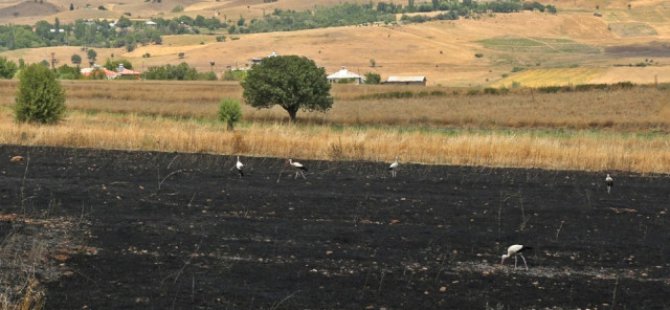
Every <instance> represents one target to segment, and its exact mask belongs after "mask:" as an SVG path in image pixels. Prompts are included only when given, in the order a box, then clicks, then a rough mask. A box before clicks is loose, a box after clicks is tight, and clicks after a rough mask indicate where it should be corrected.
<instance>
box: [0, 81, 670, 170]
mask: <svg viewBox="0 0 670 310" xmlns="http://www.w3.org/2000/svg"><path fill="white" fill-rule="evenodd" d="M0 85H1V86H2V87H0V93H2V94H3V96H2V98H3V99H2V101H0V107H2V108H1V109H2V110H1V111H2V115H1V117H0V118H1V120H2V121H1V122H0V123H1V124H2V125H0V127H2V128H1V129H2V130H1V132H2V134H0V143H7V144H22V145H51V146H69V147H89V148H103V149H131V150H161V151H182V152H207V153H210V152H211V153H224V154H244V155H249V156H277V157H286V156H292V157H296V158H313V159H350V160H372V161H388V160H391V159H393V157H395V156H396V155H400V156H401V158H402V160H403V161H404V162H420V163H428V164H459V165H485V166H513V167H542V168H549V169H579V170H610V169H616V170H626V171H637V172H669V171H670V144H668V142H667V132H668V131H669V130H670V102H669V101H668V98H669V96H667V90H658V89H655V88H651V87H636V88H633V89H628V90H612V91H603V90H595V91H586V92H572V93H558V94H540V93H536V92H533V93H530V90H527V89H522V90H515V91H513V92H512V93H510V94H507V95H484V94H479V95H468V94H465V93H463V90H455V89H447V88H437V87H431V88H428V89H429V90H431V91H433V92H434V94H440V95H435V96H425V97H413V98H401V99H374V98H375V97H374V95H375V94H377V97H379V96H380V95H379V94H383V93H384V92H386V93H388V91H389V89H388V88H387V89H384V87H383V86H377V87H364V86H360V87H356V86H351V85H336V87H335V89H334V91H333V94H334V96H335V99H336V100H335V105H334V108H333V109H332V110H331V111H329V112H328V113H325V114H320V113H306V112H305V113H299V115H298V117H299V119H300V122H299V123H298V124H293V125H291V124H287V123H286V118H287V117H286V115H285V112H283V111H281V110H280V109H270V110H252V109H250V108H249V107H246V106H245V107H244V120H243V122H242V123H241V124H240V126H238V129H237V130H236V131H235V132H226V131H225V126H224V125H223V124H220V123H218V122H217V121H216V119H215V118H216V116H215V115H216V108H217V102H218V100H219V98H221V97H223V96H229V97H233V98H239V97H240V95H241V88H240V87H239V85H236V84H232V83H221V82H206V83H204V82H199V83H155V82H139V83H138V82H112V83H109V82H68V83H65V87H66V89H67V92H68V98H69V99H68V102H67V104H68V106H69V108H70V113H69V114H68V116H67V118H66V119H65V120H64V121H63V122H62V123H61V124H59V125H57V126H38V125H25V124H24V125H19V124H16V123H15V122H13V121H12V113H11V103H12V91H13V82H4V83H2V84H0ZM394 90H396V89H394ZM397 90H399V91H409V92H413V93H414V94H419V93H420V91H421V90H424V89H423V88H417V87H413V88H412V87H407V88H401V89H397ZM454 91H456V94H454ZM193 94H197V95H195V96H194V95H193ZM366 96H367V97H366ZM371 96H372V97H371ZM365 98H372V99H365Z"/></svg>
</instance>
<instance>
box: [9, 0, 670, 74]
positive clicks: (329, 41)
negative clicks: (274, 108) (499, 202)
mask: <svg viewBox="0 0 670 310" xmlns="http://www.w3.org/2000/svg"><path fill="white" fill-rule="evenodd" d="M73 1H74V2H73V3H74V5H75V6H76V7H79V6H81V5H83V4H84V3H85V2H84V1H80V2H76V1H77V0H73ZM52 2H53V4H54V5H55V6H63V5H65V1H61V2H62V3H59V2H58V1H52ZM100 2H101V3H102V2H103V1H100ZM335 2H338V1H335V0H323V1H318V2H317V4H318V5H327V4H329V3H335ZM86 3H89V4H90V7H96V4H97V3H96V2H95V1H90V2H86ZM176 3H181V4H182V5H183V6H184V12H183V13H180V14H194V15H195V14H202V13H203V12H213V11H216V10H219V12H220V13H221V14H225V15H227V16H239V15H236V14H238V13H239V14H242V13H241V12H243V11H244V10H246V11H247V12H254V11H258V10H262V9H268V10H269V9H271V8H274V7H283V8H295V9H303V8H304V9H306V8H308V7H305V5H306V4H305V2H304V1H298V0H280V1H278V2H274V3H263V1H262V0H260V1H223V0H222V1H186V2H184V1H179V2H178V1H171V0H164V1H162V2H161V3H160V4H157V3H152V2H137V3H127V4H126V3H116V4H110V3H107V4H105V5H106V7H108V8H109V10H108V11H105V12H106V13H104V14H112V15H113V14H114V13H119V12H123V11H131V12H133V13H132V15H133V17H139V16H149V15H152V14H153V15H160V14H163V15H162V16H165V17H167V16H170V14H173V13H170V8H171V7H173V6H174V5H176ZM555 3H556V5H557V6H558V7H559V13H558V14H556V15H551V14H548V13H541V12H522V13H514V14H491V15H486V16H481V17H480V18H478V19H461V20H458V21H436V22H428V23H423V24H409V25H388V26H349V27H337V28H324V29H313V30H304V31H294V32H274V33H262V34H246V35H231V36H229V40H227V41H226V42H216V40H215V38H214V37H215V36H214V35H182V36H165V37H164V40H163V44H162V45H147V46H139V47H138V48H137V49H136V50H134V51H132V52H126V51H125V50H124V49H96V51H97V52H98V54H99V56H98V62H104V59H105V58H107V57H110V56H111V55H112V54H114V56H115V57H117V58H118V57H122V58H126V59H128V60H130V61H131V62H133V64H134V65H135V68H137V69H140V70H142V69H146V68H147V67H149V66H153V65H162V64H166V63H172V64H176V63H179V62H181V61H185V62H187V63H189V64H190V65H193V66H195V67H196V68H198V70H201V71H206V70H215V71H216V72H218V73H220V72H222V71H223V70H225V69H226V68H230V67H245V65H246V64H247V63H248V62H249V59H250V58H254V57H263V56H266V55H268V54H270V53H272V52H273V51H275V52H277V53H278V54H284V55H285V54H299V55H304V56H307V57H310V58H312V59H314V60H315V61H316V62H317V64H319V65H321V66H324V67H325V68H326V69H327V71H328V72H333V71H335V70H337V69H339V68H340V67H342V66H345V67H347V68H349V69H350V70H352V71H356V72H359V73H361V74H364V73H366V72H377V73H380V74H381V75H382V77H383V78H385V77H387V76H388V75H425V76H427V78H428V81H429V84H433V85H435V84H442V85H451V86H488V85H493V86H506V87H508V86H511V85H512V84H513V83H514V82H517V83H516V84H519V83H520V84H521V85H528V86H531V85H534V86H537V85H544V84H547V83H548V84H554V83H555V84H577V83H595V82H603V81H607V82H617V81H627V80H630V81H632V82H635V83H652V82H654V81H655V80H658V81H659V82H670V73H668V72H669V71H670V67H668V65H670V53H667V51H668V47H667V42H668V41H669V40H670V1H634V2H632V5H631V8H628V7H627V2H624V1H612V2H609V3H607V4H606V5H604V4H601V5H599V9H598V12H599V13H600V14H599V15H600V16H595V15H594V14H593V12H594V9H595V5H593V3H595V2H592V1H591V2H589V1H581V2H580V1H576V2H575V1H563V0H561V1H556V2H555ZM313 5H314V4H311V6H313ZM86 10H88V11H92V12H96V13H100V11H98V10H97V9H91V8H89V9H86ZM78 11H79V9H77V10H75V11H68V10H65V11H62V10H61V11H60V12H58V13H56V15H60V16H69V15H68V14H71V15H72V16H71V17H72V18H74V17H77V18H79V17H82V16H83V15H76V14H78V13H80V12H78ZM233 12H235V13H233ZM145 14H146V15H145ZM249 14H252V13H249ZM207 16H210V15H207ZM245 16H246V15H245ZM33 21H34V18H33ZM233 38H234V39H233ZM52 52H53V53H55V55H56V58H57V59H58V60H59V62H60V63H61V64H63V63H69V62H70V56H71V55H72V54H74V53H77V54H80V55H82V56H84V55H85V52H83V51H81V50H80V48H79V47H48V48H36V49H29V50H15V51H6V52H3V53H2V55H3V56H6V57H8V58H10V59H15V60H16V59H18V58H23V59H24V60H26V61H27V62H38V61H41V60H43V59H49V58H50V57H51V56H50V55H51V53H52ZM179 53H184V55H185V57H184V59H180V58H179V57H178V56H177V55H178V54H179ZM147 54H148V55H150V57H148V58H147V57H146V55H147ZM143 56H145V57H143ZM371 60H374V63H375V66H374V67H372V66H371V64H372V62H373V61H371ZM210 62H214V63H215V66H214V67H211V66H210ZM642 62H645V65H644V66H637V65H638V64H640V63H642ZM558 72H560V73H558Z"/></svg>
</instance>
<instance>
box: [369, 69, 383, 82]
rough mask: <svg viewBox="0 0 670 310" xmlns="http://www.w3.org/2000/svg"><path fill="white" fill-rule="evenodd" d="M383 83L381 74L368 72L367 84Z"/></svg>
mask: <svg viewBox="0 0 670 310" xmlns="http://www.w3.org/2000/svg"><path fill="white" fill-rule="evenodd" d="M381 81H382V77H381V76H380V75H379V73H374V72H368V73H366V74H365V84H379V83H380V82H381Z"/></svg>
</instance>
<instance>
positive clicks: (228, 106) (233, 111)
mask: <svg viewBox="0 0 670 310" xmlns="http://www.w3.org/2000/svg"><path fill="white" fill-rule="evenodd" d="M241 118H242V108H241V107H240V102H239V101H237V100H235V99H230V98H223V99H222V100H221V103H220V104H219V120H220V121H222V122H225V123H226V124H228V130H233V129H234V128H235V123H237V122H238V121H239V120H240V119H241Z"/></svg>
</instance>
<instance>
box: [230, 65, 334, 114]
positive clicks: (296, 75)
mask: <svg viewBox="0 0 670 310" xmlns="http://www.w3.org/2000/svg"><path fill="white" fill-rule="evenodd" d="M242 87H244V94H243V95H244V99H245V101H246V102H247V104H249V105H251V106H253V107H255V108H259V109H262V108H266V109H267V108H271V107H272V106H274V105H279V106H281V107H282V108H283V109H284V110H286V112H288V114H289V117H290V118H291V121H295V119H296V115H297V113H298V110H300V109H303V110H310V111H312V110H314V111H322V112H325V111H327V110H328V109H330V108H331V107H332V105H333V97H331V96H330V84H329V83H328V79H327V78H326V71H325V70H324V69H323V68H319V67H317V66H316V64H315V63H314V61H313V60H311V59H309V58H307V57H300V56H277V57H268V58H265V59H264V60H263V61H262V62H261V63H260V64H257V65H255V66H253V67H252V68H251V70H249V71H248V74H247V78H246V79H245V80H244V81H243V82H242Z"/></svg>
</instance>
